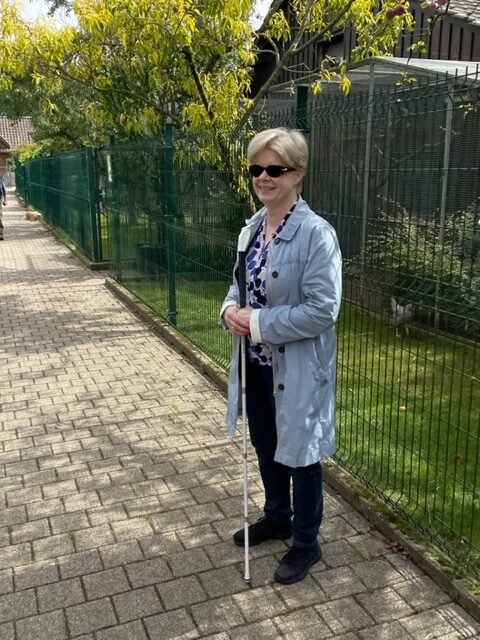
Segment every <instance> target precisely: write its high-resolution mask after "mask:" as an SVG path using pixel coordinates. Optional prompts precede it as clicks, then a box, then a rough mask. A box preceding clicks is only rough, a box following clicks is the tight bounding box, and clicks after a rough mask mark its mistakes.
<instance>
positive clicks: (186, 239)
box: [97, 78, 480, 577]
mask: <svg viewBox="0 0 480 640" xmlns="http://www.w3.org/2000/svg"><path fill="white" fill-rule="evenodd" d="M316 104H317V107H316V108H315V109H311V108H309V110H308V113H307V112H306V111H304V112H302V114H301V118H299V114H298V110H297V112H296V111H295V109H292V108H288V109H287V110H285V111H284V112H276V113H272V112H268V111H266V112H265V113H263V114H257V115H256V116H255V119H254V121H253V122H252V123H251V131H250V133H249V134H245V135H243V136H241V137H240V138H235V139H233V140H229V139H228V135H227V134H225V135H222V134H220V135H217V136H213V135H212V134H209V135H207V134H200V133H198V134H196V135H188V136H187V135H185V134H181V133H179V132H176V131H175V130H173V129H172V128H168V129H167V130H166V131H165V135H164V137H163V138H161V139H157V140H144V141H141V142H138V143H134V144H133V143H132V144H127V145H112V146H110V147H108V148H106V149H102V150H100V151H99V152H98V162H97V176H98V177H97V179H98V186H99V191H100V193H101V194H102V198H101V201H102V206H101V210H102V212H103V214H104V215H105V218H106V219H107V220H108V237H109V250H108V251H109V257H110V260H111V262H112V265H113V268H114V271H115V273H116V274H117V278H118V279H119V281H121V282H122V283H123V284H124V285H125V286H127V287H128V288H130V289H131V290H132V291H133V292H134V293H135V294H137V295H138V296H139V297H140V298H141V299H142V300H143V301H144V302H146V303H147V304H148V305H149V306H150V307H152V308H153V309H154V310H156V311H157V312H158V313H159V314H160V315H161V316H162V317H164V318H165V319H167V320H168V321H169V322H171V323H172V324H173V325H174V326H175V327H176V328H177V329H178V330H179V331H181V332H182V333H183V334H184V335H185V336H186V337H187V338H188V339H189V340H191V342H192V343H193V344H194V345H196V346H197V347H198V348H200V349H202V350H203V351H204V352H205V353H206V354H208V355H209V356H210V357H211V358H212V359H213V360H214V361H216V362H217V363H218V364H219V365H220V366H222V367H224V368H226V367H227V364H228V361H229V358H230V354H231V337H230V335H229V334H228V333H225V332H224V331H223V330H221V329H220V328H219V327H218V326H217V314H218V309H219V307H220V304H221V301H222V300H223V297H224V295H225V293H226V290H227V288H228V286H229V284H230V281H231V268H232V265H233V262H234V258H235V247H236V236H237V232H238V230H239V229H240V227H241V225H242V224H243V220H244V218H245V217H247V216H248V215H249V213H251V210H252V198H251V194H250V193H249V190H248V177H247V171H246V164H245V161H244V150H245V148H246V145H247V143H248V139H249V137H250V136H251V135H252V134H253V133H252V132H253V131H255V130H259V129H261V128H265V127H269V126H290V127H298V126H299V124H300V126H301V128H302V129H303V131H304V133H305V135H306V137H307V138H308V140H309V146H310V153H311V158H310V163H309V167H310V168H309V170H308V172H307V176H306V180H305V184H304V190H303V195H304V197H305V199H306V200H307V201H308V202H309V204H310V206H311V207H312V208H313V209H314V210H315V211H317V212H318V213H319V214H321V215H322V216H324V217H325V218H327V219H328V220H329V221H330V222H331V223H332V224H333V226H334V227H335V228H336V230H337V233H338V236H339V239H340V244H341V247H342V252H343V256H344V300H343V307H342V312H341V316H340V320H339V326H338V346H339V355H338V360H339V362H338V380H337V397H338V420H337V425H338V437H337V441H338V452H337V454H336V459H337V461H338V462H339V463H340V464H341V465H342V466H343V467H345V468H346V469H348V470H349V471H350V472H351V473H352V474H353V475H354V476H356V477H357V478H359V479H360V480H361V481H362V482H363V483H364V484H365V485H366V486H368V487H369V489H370V490H371V491H373V492H374V493H375V494H376V495H377V496H379V497H380V498H381V499H383V500H384V501H385V502H386V503H388V505H389V506H390V507H391V508H393V509H394V510H395V511H396V512H397V513H399V514H401V516H402V517H403V518H405V519H406V520H408V522H409V523H410V524H412V525H413V526H414V527H416V528H417V529H418V530H420V531H421V533H422V534H423V535H424V536H425V537H427V538H428V539H430V540H431V541H432V542H433V543H435V544H436V545H437V546H439V547H440V548H442V549H443V550H444V551H445V552H447V553H448V554H449V555H450V556H451V558H452V559H453V560H454V561H455V562H456V563H457V564H458V565H461V566H462V567H463V568H464V569H465V570H466V571H468V572H469V573H471V574H473V575H475V576H477V577H480V477H479V476H480V471H479V469H480V464H479V463H480V401H479V398H480V353H479V341H480V315H479V306H480V206H479V197H480V184H479V171H480V153H479V149H480V118H479V117H478V115H479V109H480V96H479V86H478V83H477V82H476V81H475V80H473V81H472V80H470V79H468V78H464V79H459V78H456V79H454V80H444V81H437V82H434V83H430V84H428V83H425V84H422V85H419V86H415V85H414V86H410V87H403V86H400V87H398V88H397V89H395V90H393V91H392V90H385V89H384V90H382V91H378V92H373V93H372V92H370V93H358V92H357V93H354V94H353V95H351V96H347V97H345V96H335V95H326V96H325V98H324V99H322V100H318V99H317V101H316Z"/></svg>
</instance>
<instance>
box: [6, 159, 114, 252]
mask: <svg viewBox="0 0 480 640" xmlns="http://www.w3.org/2000/svg"><path fill="white" fill-rule="evenodd" d="M22 174H23V176H24V180H23V181H22ZM19 178H20V184H19V187H17V188H18V189H19V193H20V195H22V192H21V190H22V189H23V196H22V197H24V198H25V199H26V202H27V204H28V205H31V206H32V207H34V208H35V209H37V210H38V211H40V212H41V213H42V215H43V216H44V218H45V220H46V221H47V222H49V223H50V224H52V225H53V226H55V227H57V228H58V229H61V230H62V231H63V232H64V233H65V234H66V235H67V236H68V237H69V238H70V239H71V240H72V241H73V243H74V244H75V245H77V247H78V248H79V249H80V250H81V251H82V252H83V253H84V254H85V255H86V256H88V257H89V258H90V259H91V260H93V261H94V262H102V261H103V260H105V259H106V258H107V255H106V252H105V251H106V247H107V236H106V224H105V219H104V218H105V217H104V215H102V214H101V212H100V209H99V192H98V187H97V183H96V180H97V170H96V167H95V151H94V150H93V149H90V148H88V149H78V150H76V151H72V152H70V153H65V154H61V155H57V156H51V157H46V158H36V159H34V160H30V161H28V162H26V163H25V164H24V165H22V166H21V167H19V170H17V180H18V179H19Z"/></svg>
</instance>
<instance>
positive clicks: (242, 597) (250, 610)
mask: <svg viewBox="0 0 480 640" xmlns="http://www.w3.org/2000/svg"><path fill="white" fill-rule="evenodd" d="M232 597H233V601H234V602H235V604H236V605H237V606H238V608H239V609H240V611H241V612H242V614H243V616H244V618H245V620H246V621H247V622H254V621H256V620H261V619H262V618H273V617H274V616H277V615H280V614H281V613H285V612H286V611H288V607H287V605H286V603H285V601H284V600H283V599H282V598H281V597H280V594H279V593H278V592H277V591H275V590H274V589H273V588H272V587H271V586H265V587H258V588H257V589H249V590H248V591H245V592H243V593H237V594H235V595H234V596H232Z"/></svg>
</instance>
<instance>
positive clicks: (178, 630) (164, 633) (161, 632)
mask: <svg viewBox="0 0 480 640" xmlns="http://www.w3.org/2000/svg"><path fill="white" fill-rule="evenodd" d="M144 622H145V626H146V628H147V633H148V637H149V640H171V639H173V638H175V639H176V640H177V639H178V640H195V638H199V637H200V633H199V632H198V631H197V628H196V626H195V624H194V622H193V620H192V618H191V617H190V615H189V614H188V613H187V611H183V610H181V609H180V610H178V611H168V612H167V613H161V614H160V615H156V616H152V617H150V618H145V621H144Z"/></svg>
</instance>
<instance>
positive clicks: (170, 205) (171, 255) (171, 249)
mask: <svg viewBox="0 0 480 640" xmlns="http://www.w3.org/2000/svg"><path fill="white" fill-rule="evenodd" d="M165 143H166V144H165V150H164V167H163V172H164V185H165V198H164V216H165V223H166V225H165V232H166V233H165V240H166V244H167V276H168V314H167V318H168V321H169V322H170V323H171V324H173V325H176V324H177V285H176V256H177V251H176V235H175V234H176V231H175V228H174V226H175V222H176V205H175V181H174V173H173V170H174V169H173V124H172V123H171V122H167V123H166V124H165Z"/></svg>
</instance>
